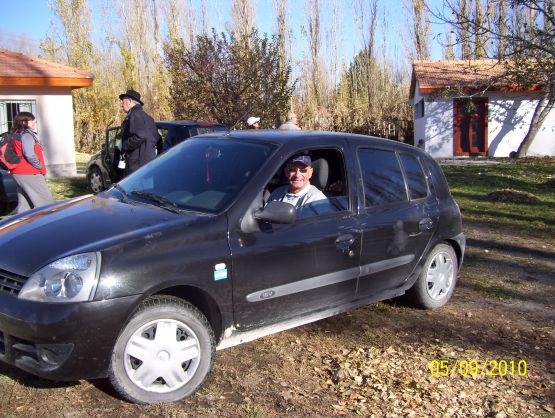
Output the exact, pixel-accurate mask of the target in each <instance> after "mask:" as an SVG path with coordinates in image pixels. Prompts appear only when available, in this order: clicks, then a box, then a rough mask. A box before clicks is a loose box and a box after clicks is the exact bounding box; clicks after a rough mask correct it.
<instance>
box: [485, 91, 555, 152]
mask: <svg viewBox="0 0 555 418" xmlns="http://www.w3.org/2000/svg"><path fill="white" fill-rule="evenodd" d="M537 96H538V93H510V94H507V93H505V94H502V93H499V92H490V93H488V99H489V116H488V142H489V154H488V155H489V156H492V157H508V156H509V154H510V153H511V152H512V151H516V150H517V149H518V147H519V145H520V143H521V142H522V140H523V139H524V137H525V136H526V134H527V133H528V130H529V128H530V121H531V120H532V115H533V113H534V109H535V107H536V104H537ZM508 98H509V99H508ZM528 155H530V156H540V155H541V156H544V155H555V111H552V112H551V113H550V115H549V116H548V117H547V119H546V120H545V122H544V124H543V125H542V127H541V128H540V130H539V132H538V134H537V135H536V138H535V140H534V142H532V144H531V146H530V148H529V150H528Z"/></svg>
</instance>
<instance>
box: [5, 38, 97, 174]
mask: <svg viewBox="0 0 555 418" xmlns="http://www.w3.org/2000/svg"><path fill="white" fill-rule="evenodd" d="M93 78H94V77H93V75H92V74H90V73H87V72H84V71H81V70H78V69H76V68H72V67H68V66H66V65H61V64H56V63H53V62H49V61H45V60H42V59H38V58H34V57H30V56H26V55H23V54H19V53H15V52H12V51H8V50H7V49H1V48H0V133H2V132H5V131H7V130H9V129H11V128H12V126H13V120H14V117H15V115H16V114H17V113H18V112H21V111H28V112H32V113H33V114H34V115H35V117H36V118H37V131H38V135H39V139H40V141H41V143H42V144H43V147H44V158H45V162H46V166H47V169H48V175H49V176H50V177H63V176H73V175H75V174H76V166H75V143H74V132H73V100H72V96H71V90H72V89H74V88H80V87H88V86H91V85H92V83H93Z"/></svg>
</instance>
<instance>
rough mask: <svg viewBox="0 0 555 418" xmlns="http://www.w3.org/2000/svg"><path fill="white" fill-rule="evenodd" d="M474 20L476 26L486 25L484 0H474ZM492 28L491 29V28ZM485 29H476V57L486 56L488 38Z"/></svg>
mask: <svg viewBox="0 0 555 418" xmlns="http://www.w3.org/2000/svg"><path fill="white" fill-rule="evenodd" d="M474 6H475V9H474V20H475V22H476V27H479V28H482V27H485V25H486V23H485V20H484V16H483V12H482V2H481V0H474ZM489 30H491V29H489ZM485 33H486V31H485V30H477V31H474V57H475V58H476V59H477V60H479V59H483V58H485V57H486V43H487V38H486V37H485V36H484V35H485Z"/></svg>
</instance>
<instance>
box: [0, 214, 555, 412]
mask: <svg viewBox="0 0 555 418" xmlns="http://www.w3.org/2000/svg"><path fill="white" fill-rule="evenodd" d="M465 232H466V234H467V239H468V247H467V253H466V259H465V262H464V265H463V268H462V270H461V272H460V276H459V283H458V287H457V289H456V291H455V294H454V296H453V299H452V300H451V302H450V303H449V304H448V305H447V306H445V307H444V308H442V309H438V310H434V311H422V310H414V309H410V308H406V307H403V306H398V305H396V304H392V303H379V304H375V305H371V306H368V307H365V308H361V309H358V310H355V311H352V312H349V313H345V314H343V315H339V316H336V317H333V318H329V319H326V320H322V321H319V322H316V323H313V324H309V325H306V326H303V327H300V328H297V329H294V330H290V331H287V332H283V333H280V334H277V335H274V336H270V337H266V338H263V339H260V340H257V341H254V342H251V343H247V344H244V345H241V346H238V347H234V348H231V349H227V350H223V351H220V352H218V354H217V357H216V365H215V368H214V370H213V372H212V374H211V376H210V378H209V380H208V382H207V383H206V384H205V386H204V387H203V388H202V389H201V390H200V391H199V392H198V393H197V394H196V395H194V396H193V397H191V398H189V399H187V400H184V401H181V402H179V403H175V404H168V405H153V406H139V405H133V404H129V403H126V402H124V401H121V400H119V399H118V398H117V397H116V396H115V394H114V393H113V392H112V390H111V389H110V387H109V385H108V384H107V383H106V382H104V381H99V382H89V381H79V382H72V383H55V382H49V381H45V380H40V379H37V378H35V377H32V376H30V375H28V374H25V373H23V372H20V371H18V370H16V369H13V368H10V367H8V366H6V365H0V406H1V408H0V417H1V416H4V417H38V416H40V417H105V416H110V417H150V416H160V417H215V416H217V417H260V418H262V417H278V416H287V417H307V416H308V417H330V416H359V415H362V416H375V417H386V416H387V417H398V416H399V417H400V416H402V417H423V416H434V417H435V416H455V417H467V416H476V417H497V418H503V417H553V416H555V338H554V334H555V237H552V238H548V239H545V238H544V239H540V238H534V237H531V236H526V235H524V234H523V233H522V231H506V230H498V229H495V230H494V229H490V228H487V227H485V226H483V225H480V224H469V223H466V224H465ZM436 360H437V361H436ZM441 360H443V361H444V362H443V363H440V361H441ZM430 365H432V370H431V369H430ZM439 365H443V366H444V367H446V369H445V368H444V369H438V368H437V367H439ZM432 371H433V372H434V374H437V373H438V372H442V373H443V374H447V373H445V372H446V371H448V375H447V376H441V375H439V376H437V375H436V376H433V375H432Z"/></svg>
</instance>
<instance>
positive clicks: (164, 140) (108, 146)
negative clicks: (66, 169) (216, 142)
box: [87, 120, 227, 193]
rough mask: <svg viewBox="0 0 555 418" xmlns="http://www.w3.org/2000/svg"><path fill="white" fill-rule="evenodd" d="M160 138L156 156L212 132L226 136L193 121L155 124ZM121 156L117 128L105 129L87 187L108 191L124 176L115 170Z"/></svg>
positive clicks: (90, 164) (215, 127)
mask: <svg viewBox="0 0 555 418" xmlns="http://www.w3.org/2000/svg"><path fill="white" fill-rule="evenodd" d="M156 127H157V128H158V135H159V137H160V139H159V141H158V144H157V145H156V148H157V151H158V154H161V153H162V152H165V151H167V150H168V149H170V148H171V147H173V146H175V145H177V144H179V143H180V142H183V141H185V140H186V139H188V138H191V137H194V136H197V135H202V134H207V133H211V132H225V131H226V130H227V127H226V126H225V125H222V124H217V123H211V122H200V121H194V120H179V121H171V122H170V121H160V122H156ZM120 156H121V129H120V127H119V126H118V127H114V128H108V129H106V139H105V142H104V144H102V149H101V150H100V151H99V152H97V153H96V154H94V155H93V156H91V159H90V160H89V162H88V163H87V185H88V187H89V190H90V191H92V192H93V193H99V192H101V191H103V190H106V189H109V188H110V187H111V186H112V184H113V183H117V182H118V181H120V180H121V179H122V178H123V176H124V170H122V169H120V168H118V163H119V160H120Z"/></svg>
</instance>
